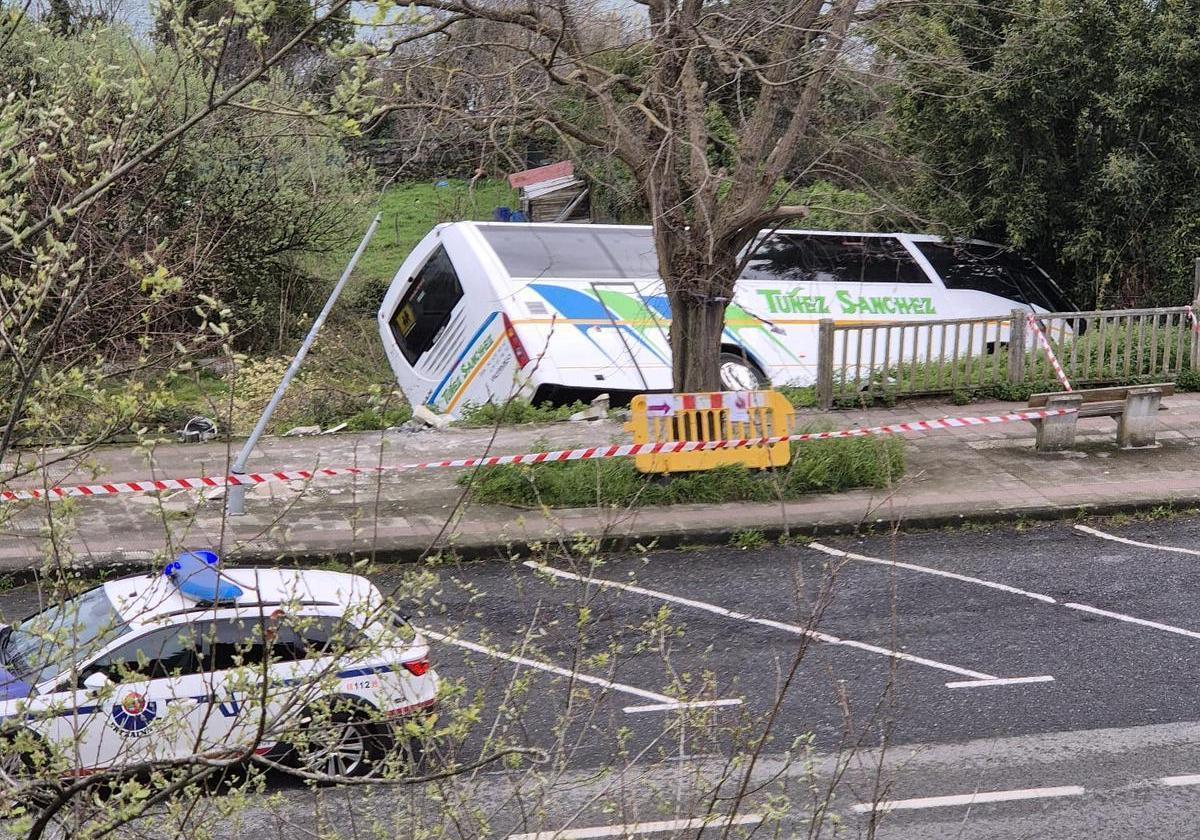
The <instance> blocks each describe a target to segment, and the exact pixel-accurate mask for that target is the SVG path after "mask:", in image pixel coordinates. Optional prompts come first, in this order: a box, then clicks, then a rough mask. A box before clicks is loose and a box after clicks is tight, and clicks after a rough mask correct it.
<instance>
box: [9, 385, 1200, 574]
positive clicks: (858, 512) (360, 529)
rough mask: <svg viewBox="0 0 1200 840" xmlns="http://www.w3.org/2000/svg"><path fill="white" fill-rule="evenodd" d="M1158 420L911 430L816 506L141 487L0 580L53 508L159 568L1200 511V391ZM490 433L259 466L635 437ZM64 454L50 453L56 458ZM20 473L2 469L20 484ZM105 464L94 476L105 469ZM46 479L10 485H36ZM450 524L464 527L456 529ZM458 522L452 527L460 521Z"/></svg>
mask: <svg viewBox="0 0 1200 840" xmlns="http://www.w3.org/2000/svg"><path fill="white" fill-rule="evenodd" d="M1166 402H1167V404H1168V405H1169V410H1167V411H1163V412H1160V415H1159V418H1160V422H1161V431H1160V433H1159V440H1160V445H1159V446H1158V447H1157V448H1154V449H1147V450H1137V451H1129V452H1121V451H1118V450H1117V449H1116V447H1115V432H1114V430H1115V423H1114V422H1113V421H1112V420H1110V419H1107V418H1101V419H1095V420H1081V421H1080V435H1079V447H1078V451H1075V452H1070V453H1063V454H1054V455H1051V454H1038V453H1035V452H1034V451H1033V428H1032V426H1031V425H1030V424H1028V423H1024V422H1014V423H1005V424H1000V425H994V426H985V427H976V428H970V429H964V430H956V431H940V432H927V433H917V434H911V435H905V436H904V437H905V440H906V454H907V463H908V469H907V474H906V476H905V478H904V479H903V480H902V481H900V482H899V483H898V485H897V486H896V487H893V488H891V489H889V490H886V491H882V490H875V491H852V492H847V493H838V494H827V495H813V496H810V497H806V498H804V499H802V500H799V501H793V502H787V503H782V504H780V503H771V504H743V503H738V504H725V505H678V506H674V507H670V508H646V509H642V510H633V511H627V510H596V509H586V510H560V511H554V512H552V513H550V514H549V515H548V516H546V515H543V514H542V513H541V512H539V511H525V510H516V509H512V508H507V507H495V506H463V505H460V501H461V490H460V488H459V487H458V486H457V485H456V484H455V479H456V478H457V477H458V476H459V475H461V474H462V471H461V470H425V471H421V472H404V473H386V474H383V475H381V476H369V477H350V476H347V477H338V478H331V479H322V480H318V481H315V482H312V483H311V484H309V485H307V486H306V485H305V484H304V483H303V482H290V483H276V484H266V485H261V486H259V487H257V488H254V489H253V490H252V491H250V492H249V493H248V498H247V510H248V513H247V515H246V516H243V517H225V516H223V504H222V499H221V498H220V494H219V493H217V494H216V496H217V498H212V499H210V498H205V497H204V494H202V493H199V492H192V491H178V492H164V493H162V494H134V495H124V496H113V497H98V498H89V499H80V500H75V501H73V502H70V503H69V507H68V506H67V504H68V503H63V502H52V503H40V504H39V503H29V504H21V505H11V506H9V507H7V508H6V509H5V511H6V513H8V514H9V517H8V519H7V521H5V522H4V523H3V525H2V527H0V569H3V570H18V569H30V568H33V567H35V566H36V565H37V564H38V563H39V562H40V561H39V559H38V558H40V557H42V556H44V554H45V551H46V548H47V537H46V529H45V520H46V507H47V506H54V507H56V508H57V510H59V511H60V512H67V511H70V512H71V515H72V518H73V521H72V523H71V526H70V527H68V528H66V529H65V531H64V533H65V534H66V536H65V537H64V538H62V539H61V540H60V541H59V543H58V545H59V548H60V550H61V551H62V552H64V553H65V554H67V555H71V556H73V562H77V563H80V564H86V565H99V566H104V565H126V564H134V565H138V564H145V563H146V562H148V561H152V560H154V561H157V559H158V558H159V557H160V556H163V555H165V554H166V553H167V552H169V551H173V550H174V549H175V548H176V547H178V546H187V547H205V548H214V549H216V550H218V551H221V552H223V553H224V554H226V555H229V556H235V555H236V556H240V557H243V558H247V559H249V558H252V557H259V558H274V557H279V556H288V557H294V558H303V559H307V560H312V559H317V558H321V557H325V556H329V555H337V556H342V557H344V556H347V555H349V554H350V553H352V552H372V551H374V552H375V553H376V554H377V556H380V557H381V558H391V559H401V558H406V557H413V556H416V555H419V554H420V553H421V552H423V551H426V550H428V549H430V548H431V547H432V546H435V545H439V546H445V545H453V546H455V547H456V548H458V549H460V550H462V551H464V552H470V553H473V554H488V553H495V552H504V551H506V550H508V549H507V548H506V547H507V546H511V547H513V548H515V547H517V546H521V545H525V544H528V543H530V542H539V541H540V542H544V541H553V540H559V539H562V540H568V541H569V540H572V539H574V538H575V537H577V536H580V535H586V536H590V537H606V538H615V539H624V540H627V541H629V542H631V543H632V542H641V543H643V544H647V543H649V542H650V541H651V540H654V539H659V540H660V541H663V542H669V543H681V542H685V543H686V542H702V541H706V540H714V539H720V540H723V539H725V538H726V537H727V535H728V534H729V533H731V532H733V531H736V530H739V529H744V528H759V529H763V530H765V531H768V532H772V533H773V532H777V531H780V530H782V529H783V528H788V529H791V530H793V531H795V532H798V533H805V532H813V531H828V530H835V529H846V528H854V527H857V526H860V525H863V524H876V523H893V522H900V523H909V524H945V523H949V522H954V521H960V520H981V519H1004V518H1016V517H1021V516H1027V517H1046V516H1055V515H1062V514H1064V513H1070V512H1073V511H1075V510H1078V509H1088V510H1095V511H1116V510H1127V509H1133V508H1150V507H1154V506H1158V505H1164V504H1174V505H1183V506H1192V505H1197V504H1200V394H1183V395H1179V396H1176V397H1172V398H1170V399H1168V400H1167V401H1166ZM1017 408H1019V406H1016V405H1015V404H1012V403H975V404H972V405H970V406H966V407H957V406H953V405H947V404H938V403H932V402H914V403H908V404H903V405H900V406H897V407H896V408H895V409H891V410H880V409H872V410H867V411H848V412H830V413H828V414H824V415H823V414H821V413H820V412H812V417H813V421H814V422H815V423H823V424H826V425H828V426H829V427H831V428H847V427H851V426H878V425H883V424H888V423H894V422H902V421H905V420H913V419H932V418H939V417H947V416H963V415H982V414H996V413H1003V412H1007V411H1012V410H1015V409H1017ZM492 438H493V436H492V431H491V430H479V429H471V430H454V429H452V430H445V431H426V432H420V433H401V432H390V433H381V432H374V433H363V434H342V435H333V436H323V437H314V438H272V439H268V440H266V441H264V442H263V444H262V445H261V447H260V449H259V451H258V452H256V454H255V457H254V458H253V459H252V461H251V465H250V469H251V470H257V471H266V470H290V469H303V468H311V467H314V466H346V465H355V464H357V465H376V464H395V463H404V462H413V461H421V460H429V459H432V458H443V457H464V456H470V455H479V454H482V453H484V452H490V453H491V454H512V453H518V452H530V451H538V450H540V449H543V448H555V449H557V448H568V447H573V446H586V445H594V444H604V443H613V442H625V441H627V440H628V436H627V435H626V433H625V432H624V431H623V430H622V428H621V425H620V424H618V423H614V422H608V421H599V422H594V423H586V424H585V423H558V424H552V425H543V426H536V427H533V426H529V427H516V428H506V429H502V430H500V432H499V433H498V434H497V435H496V436H495V440H493V439H492ZM235 452H236V446H234V447H233V448H232V449H231V448H230V447H229V446H228V445H225V444H203V445H199V444H191V445H179V444H170V445H161V446H158V447H157V448H155V449H154V450H153V452H152V453H150V452H135V451H130V450H129V449H127V448H120V447H113V448H106V449H102V450H100V451H98V452H96V453H93V455H92V456H91V458H90V465H89V467H88V468H87V469H85V468H83V467H80V466H78V465H67V464H56V465H52V466H51V467H50V468H48V469H47V470H46V473H45V478H46V480H47V481H48V482H60V483H83V482H91V481H95V480H96V479H97V478H99V477H102V478H103V480H104V481H124V480H136V479H142V478H149V477H159V478H181V477H193V476H199V475H205V474H207V475H214V474H222V473H224V472H225V468H226V464H228V463H229V462H230V461H231V460H232V456H233V454H234V453H235ZM50 455H53V453H50ZM13 466H14V465H13V464H11V463H9V464H5V465H4V467H5V472H6V473H11V470H12V469H13ZM93 470H95V472H93ZM42 480H43V476H42V474H41V473H40V472H38V471H35V472H34V473H33V474H30V475H27V476H25V477H23V478H20V479H17V480H15V481H13V482H12V483H11V487H13V488H19V487H28V486H38V485H39V484H40V483H41V481H42ZM451 520H452V521H451ZM448 522H449V524H448Z"/></svg>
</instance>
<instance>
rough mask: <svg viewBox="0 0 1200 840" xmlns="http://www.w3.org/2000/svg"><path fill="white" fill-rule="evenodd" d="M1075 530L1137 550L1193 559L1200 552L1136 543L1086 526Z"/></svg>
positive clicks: (1078, 526)
mask: <svg viewBox="0 0 1200 840" xmlns="http://www.w3.org/2000/svg"><path fill="white" fill-rule="evenodd" d="M1075 530H1076V531H1081V532H1083V533H1085V534H1091V535H1092V536H1093V537H1099V538H1100V539H1102V540H1111V541H1112V542H1119V543H1124V544H1125V545H1133V546H1137V547H1138V548H1152V549H1154V550H1155V551H1170V552H1172V553H1173V554H1190V555H1192V556H1193V557H1200V551H1197V550H1196V549H1194V548H1180V547H1179V546H1177V545H1157V544H1155V543H1148V542H1138V541H1137V540H1130V539H1126V538H1125V537H1118V536H1117V535H1116V534H1109V533H1107V532H1105V531H1100V530H1097V529H1096V528H1089V527H1088V526H1087V525H1076V526H1075Z"/></svg>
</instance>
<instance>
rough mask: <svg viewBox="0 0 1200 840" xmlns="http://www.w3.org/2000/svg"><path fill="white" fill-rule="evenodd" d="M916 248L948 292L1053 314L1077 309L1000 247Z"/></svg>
mask: <svg viewBox="0 0 1200 840" xmlns="http://www.w3.org/2000/svg"><path fill="white" fill-rule="evenodd" d="M916 246H917V250H919V251H920V252H921V254H922V255H923V256H924V257H925V259H927V260H929V264H930V265H932V266H933V270H934V271H936V272H937V273H938V275H939V276H940V277H941V278H942V282H943V283H945V284H946V288H947V289H951V290H955V289H963V290H970V291H975V292H985V293H987V294H991V295H996V296H997V297H1002V298H1007V299H1008V300H1011V301H1014V302H1016V303H1020V304H1024V305H1026V306H1029V305H1036V306H1040V307H1042V308H1043V309H1045V310H1047V311H1050V312H1066V311H1069V310H1071V309H1073V308H1074V307H1073V305H1072V304H1071V302H1070V301H1069V300H1067V298H1066V296H1065V295H1064V294H1063V293H1062V291H1061V290H1060V289H1059V288H1058V286H1057V285H1055V283H1054V281H1053V280H1051V279H1050V278H1049V277H1047V276H1046V275H1045V274H1043V273H1042V271H1041V270H1040V269H1039V268H1038V267H1037V266H1036V265H1034V264H1033V263H1032V262H1031V261H1029V260H1027V259H1025V258H1024V257H1021V256H1019V255H1017V254H1014V253H1012V252H1010V251H1006V250H1004V249H1002V248H1000V247H999V246H996V245H979V244H974V243H972V244H966V243H956V244H954V245H948V244H943V243H940V242H917V243H916Z"/></svg>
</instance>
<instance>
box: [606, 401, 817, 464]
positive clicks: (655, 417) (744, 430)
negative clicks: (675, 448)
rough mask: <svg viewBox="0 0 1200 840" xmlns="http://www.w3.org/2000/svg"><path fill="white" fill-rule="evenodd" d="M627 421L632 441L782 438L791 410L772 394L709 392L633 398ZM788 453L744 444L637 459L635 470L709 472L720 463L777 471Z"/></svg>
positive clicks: (776, 447)
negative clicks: (779, 436)
mask: <svg viewBox="0 0 1200 840" xmlns="http://www.w3.org/2000/svg"><path fill="white" fill-rule="evenodd" d="M630 410H631V414H632V417H631V419H630V422H629V425H628V426H627V427H626V428H628V429H629V431H630V432H632V433H633V442H634V443H658V442H667V441H679V440H738V439H742V438H759V437H773V436H776V435H786V434H788V429H789V427H790V424H791V418H792V416H793V414H794V413H795V412H794V409H793V408H792V404H791V403H790V402H788V401H787V399H785V398H784V396H783V395H782V394H779V393H777V392H775V391H732V392H730V391H726V392H723V393H713V394H639V395H638V396H636V397H634V398H633V401H632V402H631V403H630ZM790 457H791V449H790V448H789V446H788V444H787V443H786V442H784V443H777V444H775V445H774V446H744V447H739V448H737V449H718V450H711V451H701V452H672V453H668V454H665V455H637V456H635V457H634V463H636V464H637V468H638V471H639V472H644V473H672V472H694V471H696V470H711V469H713V468H714V467H721V466H725V465H726V464H742V465H743V466H747V467H751V468H754V469H766V468H768V467H781V466H784V465H786V464H787V463H788V460H789V459H790Z"/></svg>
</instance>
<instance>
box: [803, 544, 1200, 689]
mask: <svg viewBox="0 0 1200 840" xmlns="http://www.w3.org/2000/svg"><path fill="white" fill-rule="evenodd" d="M1077 527H1078V526H1077ZM809 547H810V548H815V549H817V550H818V551H823V552H825V553H826V554H831V555H833V556H835V557H845V558H848V559H850V560H863V561H866V562H868V563H878V564H880V565H883V566H897V567H899V568H901V569H911V570H913V571H916V572H921V573H923V574H931V575H938V576H939V577H948V578H954V579H955V580H961V581H965V582H967V583H976V584H979V585H980V586H986V587H988V588H990V589H999V590H1002V591H1004V592H1009V593H1012V594H1013V595H1020V596H1022V597H1026V598H1033V599H1035V600H1038V601H1042V602H1044V603H1047V604H1054V605H1056V606H1060V607H1066V608H1067V609H1069V610H1081V611H1083V612H1088V613H1093V614H1095V615H1102V616H1104V617H1106V618H1112V619H1116V620H1117V621H1125V622H1128V623H1129V624H1138V625H1141V626H1142V627H1149V628H1152V629H1154V630H1162V631H1163V632H1164V633H1175V634H1177V635H1180V636H1188V637H1189V638H1192V639H1200V633H1197V632H1196V631H1194V630H1187V629H1184V628H1183V627H1175V626H1174V625H1171V624H1162V623H1161V622H1158V621H1150V620H1148V619H1145V618H1137V617H1135V616H1132V615H1126V614H1124V613H1118V612H1110V611H1109V610H1102V609H1100V608H1099V607H1089V606H1088V605H1087V604H1064V603H1061V602H1059V601H1055V600H1054V599H1053V598H1051V597H1050V596H1049V595H1041V594H1038V593H1037V592H1027V591H1025V590H1024V589H1017V588H1015V587H1012V586H1006V585H1005V584H1003V583H996V582H995V581H990V580H982V579H980V578H973V577H967V576H966V575H956V574H954V573H952V572H943V571H942V570H941V569H932V568H929V567H928V566H917V565H915V564H913V563H899V562H893V561H891V560H881V559H879V558H878V557H866V556H864V555H862V554H854V553H852V552H849V551H841V550H840V549H836V548H829V547H828V546H824V545H821V544H820V543H809ZM947 685H948V686H949V685H950V684H949V683H947ZM954 687H957V686H954Z"/></svg>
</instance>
